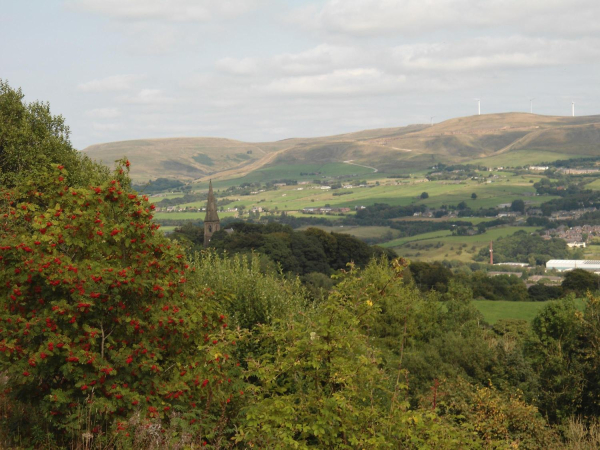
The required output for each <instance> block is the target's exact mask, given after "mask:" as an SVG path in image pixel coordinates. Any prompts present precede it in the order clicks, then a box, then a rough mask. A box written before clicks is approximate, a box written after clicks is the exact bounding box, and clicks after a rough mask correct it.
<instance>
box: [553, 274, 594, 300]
mask: <svg viewBox="0 0 600 450" xmlns="http://www.w3.org/2000/svg"><path fill="white" fill-rule="evenodd" d="M599 285H600V277H599V276H598V275H596V274H595V273H593V272H590V271H588V270H584V269H573V270H569V271H568V272H567V273H566V274H565V277H564V279H563V282H562V288H563V290H564V291H566V292H574V293H575V294H577V295H579V296H581V295H583V294H585V293H586V292H587V291H592V292H594V291H596V290H598V287H599Z"/></svg>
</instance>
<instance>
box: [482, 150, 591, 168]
mask: <svg viewBox="0 0 600 450" xmlns="http://www.w3.org/2000/svg"><path fill="white" fill-rule="evenodd" d="M583 156H586V155H579V154H573V153H559V152H551V151H540V150H515V151H510V152H506V153H502V154H500V155H497V156H491V157H488V158H480V159H477V164H481V165H487V166H492V167H500V166H508V167H517V166H525V165H528V164H539V163H542V162H547V161H556V160H557V159H570V158H581V157H583Z"/></svg>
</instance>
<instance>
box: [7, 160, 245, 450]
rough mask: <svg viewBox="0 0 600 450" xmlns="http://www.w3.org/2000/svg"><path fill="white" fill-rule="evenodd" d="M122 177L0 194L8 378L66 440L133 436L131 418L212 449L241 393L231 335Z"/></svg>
mask: <svg viewBox="0 0 600 450" xmlns="http://www.w3.org/2000/svg"><path fill="white" fill-rule="evenodd" d="M126 166H128V163H127V162H124V163H123V166H121V167H119V168H118V169H117V170H116V172H115V173H114V175H113V178H112V179H110V180H108V181H106V182H105V183H102V184H100V185H96V186H88V187H72V186H70V184H69V181H68V177H69V175H68V173H67V171H66V169H65V168H64V167H63V166H54V167H53V168H52V169H51V170H49V171H47V172H45V173H44V172H43V170H42V169H40V171H39V172H38V174H40V175H42V174H43V176H36V177H35V178H31V179H28V180H26V181H25V182H24V183H21V184H20V185H19V186H16V187H14V188H12V189H6V188H4V189H2V190H1V191H0V199H1V200H0V241H1V242H2V247H0V264H1V267H2V270H0V299H1V300H0V302H1V304H0V324H1V325H0V370H1V371H2V373H3V376H4V377H6V378H7V379H8V385H9V386H10V392H9V396H10V398H11V399H12V401H14V402H15V403H17V404H20V403H22V402H30V403H31V407H33V408H34V411H37V414H38V415H39V416H40V417H43V418H44V419H43V423H44V426H45V427H46V428H47V429H48V430H49V431H51V432H55V433H56V431H58V430H61V429H62V430H64V431H65V432H66V434H62V433H56V436H57V439H58V440H59V441H60V440H61V439H62V438H67V437H69V436H71V434H70V433H74V434H75V435H78V434H81V433H84V432H86V433H91V434H90V435H91V436H92V437H93V436H99V435H100V433H102V432H104V433H106V432H110V433H112V432H115V433H118V434H126V433H128V431H127V427H128V418H130V417H131V416H132V415H133V414H137V415H138V417H140V419H141V420H142V421H143V422H145V423H147V424H149V423H150V422H153V423H155V424H157V426H159V427H172V428H174V429H180V430H181V428H182V427H183V426H185V427H190V428H189V429H192V430H195V432H196V433H197V436H198V437H199V438H201V439H207V440H209V441H210V440H211V439H215V438H216V436H219V435H222V434H223V430H224V427H225V425H226V423H227V421H228V417H229V411H230V410H231V408H232V406H233V403H235V402H236V401H237V400H236V399H237V398H238V397H239V395H235V394H234V393H235V392H237V390H238V389H239V384H238V385H235V386H234V385H229V384H228V383H225V384H223V380H227V379H229V378H233V379H237V380H239V377H237V376H236V373H237V370H238V368H237V367H236V365H235V362H234V361H233V359H232V358H229V355H230V354H231V353H232V351H231V345H232V342H233V341H234V340H235V337H234V332H233V331H229V328H227V324H226V318H225V316H224V315H221V313H220V310H219V308H218V305H217V304H216V303H215V302H214V300H213V299H212V298H211V295H210V292H208V291H199V290H194V289H193V288H191V287H189V286H188V277H189V276H190V275H191V273H190V270H191V269H190V267H189V265H188V263H187V261H186V258H185V256H184V254H183V252H182V249H181V248H179V246H177V245H174V244H173V243H172V242H171V241H169V240H168V239H166V238H164V237H163V236H162V233H160V232H159V231H158V227H159V226H158V225H156V224H154V223H153V222H152V220H151V219H152V209H153V206H152V205H150V203H149V202H148V199H147V198H146V197H138V196H137V195H136V194H135V193H132V192H131V191H130V190H128V188H127V186H128V184H129V180H128V178H127V173H126V172H127V167H126ZM191 404H197V405H202V406H201V407H197V408H194V407H190V405H191ZM84 417H87V419H86V420H84ZM15 420H16V419H15ZM14 425H16V426H18V427H20V428H21V429H23V428H25V429H26V423H20V424H14ZM61 437H62V438H61ZM57 443H60V442H57Z"/></svg>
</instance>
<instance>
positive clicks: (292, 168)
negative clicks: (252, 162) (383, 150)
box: [213, 162, 373, 189]
mask: <svg viewBox="0 0 600 450" xmlns="http://www.w3.org/2000/svg"><path fill="white" fill-rule="evenodd" d="M316 172H320V173H319V174H318V175H300V174H301V173H316ZM372 173H373V170H371V169H367V168H366V167H360V166H354V165H351V164H344V163H343V162H339V163H324V164H288V165H278V166H272V167H265V168H263V169H259V170H255V171H254V172H251V173H249V174H248V175H246V176H243V177H240V178H233V179H230V180H223V181H215V182H214V184H213V186H214V188H215V189H226V188H228V187H231V186H238V185H240V184H242V183H257V182H258V183H263V184H264V183H267V182H269V181H274V180H283V179H292V180H298V181H312V180H317V179H319V180H321V179H327V178H330V177H343V178H354V179H358V178H364V176H365V175H369V174H372Z"/></svg>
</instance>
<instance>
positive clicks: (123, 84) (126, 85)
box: [77, 75, 140, 92]
mask: <svg viewBox="0 0 600 450" xmlns="http://www.w3.org/2000/svg"><path fill="white" fill-rule="evenodd" d="M139 78H140V77H139V76H138V75H112V76H110V77H106V78H101V79H97V80H92V81H87V82H85V83H80V84H78V85H77V90H78V91H81V92H110V91H125V90H127V89H130V88H131V87H132V85H133V82H134V81H136V80H138V79H139Z"/></svg>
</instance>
